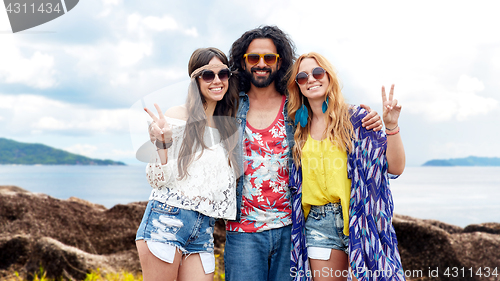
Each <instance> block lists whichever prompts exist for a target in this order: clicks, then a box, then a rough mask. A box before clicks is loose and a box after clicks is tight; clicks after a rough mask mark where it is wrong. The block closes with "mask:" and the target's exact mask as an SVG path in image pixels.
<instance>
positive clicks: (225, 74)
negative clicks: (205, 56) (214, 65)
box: [198, 68, 232, 83]
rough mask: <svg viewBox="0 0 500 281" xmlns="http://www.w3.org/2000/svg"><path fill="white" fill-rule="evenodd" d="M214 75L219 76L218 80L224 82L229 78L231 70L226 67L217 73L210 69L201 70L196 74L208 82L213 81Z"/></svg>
mask: <svg viewBox="0 0 500 281" xmlns="http://www.w3.org/2000/svg"><path fill="white" fill-rule="evenodd" d="M215 75H217V76H219V80H220V81H222V82H226V81H227V80H229V77H230V76H231V75H232V73H231V71H230V70H229V69H228V68H224V69H221V70H220V71H219V73H217V74H215V72H213V71H212V70H203V72H202V73H201V74H200V76H198V77H199V78H201V79H203V81H205V82H207V83H210V82H212V81H214V79H215Z"/></svg>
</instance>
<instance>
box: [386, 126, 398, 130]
mask: <svg viewBox="0 0 500 281" xmlns="http://www.w3.org/2000/svg"><path fill="white" fill-rule="evenodd" d="M398 126H399V125H396V127H394V128H392V129H389V128H387V127H385V129H386V130H388V131H394V130H395V129H396V128H397V127H398Z"/></svg>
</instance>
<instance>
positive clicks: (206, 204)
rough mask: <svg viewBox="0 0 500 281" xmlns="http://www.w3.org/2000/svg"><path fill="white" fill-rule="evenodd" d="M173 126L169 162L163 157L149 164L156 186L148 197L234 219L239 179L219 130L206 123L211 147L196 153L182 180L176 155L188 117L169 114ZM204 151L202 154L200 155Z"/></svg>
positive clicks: (169, 120)
mask: <svg viewBox="0 0 500 281" xmlns="http://www.w3.org/2000/svg"><path fill="white" fill-rule="evenodd" d="M166 120H167V122H168V123H169V124H170V126H171V127H172V140H173V144H172V146H171V147H170V148H169V149H168V152H167V153H168V162H167V164H165V165H161V161H160V158H159V156H158V154H157V153H155V157H156V159H154V160H153V161H150V163H149V164H148V166H147V167H146V174H147V178H148V182H149V184H151V186H152V187H153V190H152V192H151V195H150V196H149V200H157V201H160V202H162V203H167V204H169V205H171V206H174V207H179V208H183V209H187V210H194V211H197V212H200V213H202V214H204V215H207V216H210V217H214V218H223V219H230V220H234V219H235V218H236V179H235V176H234V170H233V169H232V168H231V167H230V166H229V163H228V155H227V151H226V149H225V148H224V146H223V145H222V143H221V142H220V135H219V131H218V130H217V129H215V128H211V127H205V135H204V140H205V143H206V145H207V146H208V149H205V150H204V151H203V154H201V153H200V151H201V148H199V149H198V151H197V152H196V153H195V155H194V157H193V161H192V162H191V164H190V165H189V166H188V169H187V172H188V175H187V176H186V177H185V178H183V179H182V180H179V173H178V169H177V158H178V155H179V150H180V148H181V145H182V140H183V137H184V127H185V125H186V121H184V120H180V119H174V118H169V117H166ZM200 154H201V156H200Z"/></svg>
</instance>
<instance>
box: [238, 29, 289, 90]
mask: <svg viewBox="0 0 500 281" xmlns="http://www.w3.org/2000/svg"><path fill="white" fill-rule="evenodd" d="M260 38H268V39H271V40H273V42H274V45H275V46H276V49H277V51H278V54H279V55H280V57H279V60H280V62H281V67H280V69H278V71H277V72H276V77H275V80H274V82H275V83H274V85H275V87H276V90H277V91H278V92H279V93H281V94H282V95H284V94H285V93H286V91H287V82H288V75H289V71H288V70H289V69H290V68H291V66H292V65H293V62H294V61H295V58H296V54H295V44H294V43H293V41H292V39H290V37H289V36H288V35H287V34H286V33H285V32H283V31H282V30H281V29H279V28H278V27H277V26H269V25H266V26H259V27H257V28H255V29H252V30H249V31H247V32H245V33H244V34H243V35H242V36H241V37H240V38H239V39H238V40H236V41H235V42H234V43H233V45H232V46H231V50H230V51H229V67H230V68H231V70H233V71H237V72H238V73H239V74H240V75H238V76H239V90H240V91H244V92H248V91H249V90H250V85H251V79H250V77H248V76H246V75H242V74H243V73H245V70H244V69H243V66H242V63H243V55H244V54H245V53H246V51H247V49H248V46H249V45H250V43H251V42H252V41H253V40H254V39H260Z"/></svg>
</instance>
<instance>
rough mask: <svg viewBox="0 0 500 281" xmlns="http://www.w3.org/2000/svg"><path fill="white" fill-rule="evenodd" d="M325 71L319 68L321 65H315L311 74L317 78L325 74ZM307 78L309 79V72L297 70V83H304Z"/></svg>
mask: <svg viewBox="0 0 500 281" xmlns="http://www.w3.org/2000/svg"><path fill="white" fill-rule="evenodd" d="M325 73H326V71H325V70H324V69H323V68H321V67H315V68H313V70H312V73H311V74H312V76H313V77H314V79H316V80H319V79H321V78H323V76H325ZM307 79H309V74H307V73H305V72H299V73H298V74H297V76H295V82H297V84H299V85H304V84H305V83H306V82H307Z"/></svg>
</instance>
